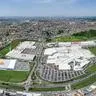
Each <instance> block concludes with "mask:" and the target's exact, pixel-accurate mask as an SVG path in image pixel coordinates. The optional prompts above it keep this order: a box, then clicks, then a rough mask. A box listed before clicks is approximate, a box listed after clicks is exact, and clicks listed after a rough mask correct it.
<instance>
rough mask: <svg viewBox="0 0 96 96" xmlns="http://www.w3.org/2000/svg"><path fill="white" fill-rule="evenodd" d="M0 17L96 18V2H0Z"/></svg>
mask: <svg viewBox="0 0 96 96" xmlns="http://www.w3.org/2000/svg"><path fill="white" fill-rule="evenodd" d="M0 16H96V0H0Z"/></svg>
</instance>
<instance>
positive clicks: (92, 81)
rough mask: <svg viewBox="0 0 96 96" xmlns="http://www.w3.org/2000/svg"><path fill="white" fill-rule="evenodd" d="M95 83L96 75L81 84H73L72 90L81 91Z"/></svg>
mask: <svg viewBox="0 0 96 96" xmlns="http://www.w3.org/2000/svg"><path fill="white" fill-rule="evenodd" d="M94 82H96V75H94V76H91V77H89V78H87V79H85V80H83V81H81V82H79V83H76V84H73V85H72V89H80V88H83V87H86V86H88V85H90V84H92V83H94Z"/></svg>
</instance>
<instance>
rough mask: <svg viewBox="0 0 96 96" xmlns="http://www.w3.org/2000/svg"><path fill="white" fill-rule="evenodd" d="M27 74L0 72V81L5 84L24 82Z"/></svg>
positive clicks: (21, 72)
mask: <svg viewBox="0 0 96 96" xmlns="http://www.w3.org/2000/svg"><path fill="white" fill-rule="evenodd" d="M28 73H29V72H25V71H8V70H0V80H1V81H5V82H22V81H24V80H26V78H27V76H28Z"/></svg>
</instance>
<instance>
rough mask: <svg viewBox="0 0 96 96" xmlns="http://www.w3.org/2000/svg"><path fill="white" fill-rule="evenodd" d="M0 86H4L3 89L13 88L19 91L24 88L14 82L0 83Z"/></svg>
mask: <svg viewBox="0 0 96 96" xmlns="http://www.w3.org/2000/svg"><path fill="white" fill-rule="evenodd" d="M0 87H1V88H5V89H15V90H19V91H23V90H24V88H23V87H22V86H18V85H16V84H12V83H11V84H8V83H0Z"/></svg>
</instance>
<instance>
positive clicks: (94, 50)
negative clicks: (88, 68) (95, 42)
mask: <svg viewBox="0 0 96 96" xmlns="http://www.w3.org/2000/svg"><path fill="white" fill-rule="evenodd" d="M89 50H90V51H91V52H92V53H93V54H94V55H96V47H90V48H89Z"/></svg>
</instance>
